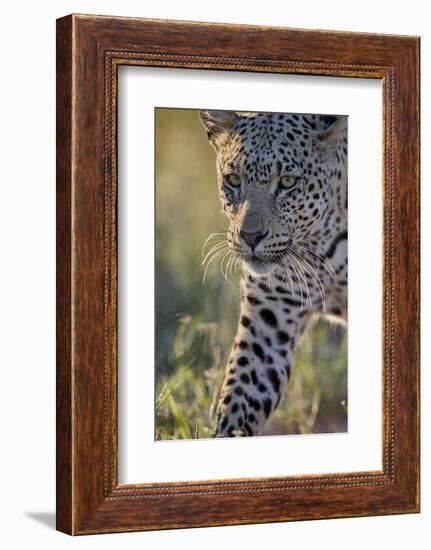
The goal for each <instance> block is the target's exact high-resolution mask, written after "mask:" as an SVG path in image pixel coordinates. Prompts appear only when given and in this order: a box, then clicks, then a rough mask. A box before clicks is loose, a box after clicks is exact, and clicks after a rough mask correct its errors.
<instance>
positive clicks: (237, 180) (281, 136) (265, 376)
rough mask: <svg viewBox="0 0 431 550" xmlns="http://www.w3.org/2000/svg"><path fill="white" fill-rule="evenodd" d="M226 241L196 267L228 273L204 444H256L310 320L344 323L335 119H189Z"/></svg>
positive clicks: (256, 115) (341, 161)
mask: <svg viewBox="0 0 431 550" xmlns="http://www.w3.org/2000/svg"><path fill="white" fill-rule="evenodd" d="M199 116H200V121H201V123H202V125H203V127H204V129H205V131H206V134H207V138H208V141H209V144H210V145H211V146H212V148H213V149H214V151H215V164H216V175H217V182H218V193H219V197H220V202H221V206H222V212H223V213H224V214H225V215H226V217H227V224H226V225H227V230H226V232H221V233H220V232H219V233H215V234H212V235H210V237H209V240H208V242H207V244H208V243H209V244H211V245H212V247H211V250H210V251H209V253H208V254H207V255H206V257H207V258H208V261H209V262H211V261H213V260H215V259H217V258H218V259H220V258H222V260H224V259H225V258H226V257H228V258H229V260H228V261H227V265H228V267H227V268H226V270H228V268H229V267H230V268H231V267H232V266H233V265H235V266H236V267H238V266H239V271H240V273H241V274H240V282H239V286H240V291H239V315H238V325H237V327H238V328H237V331H236V335H235V337H234V339H233V344H232V347H231V348H230V352H228V353H227V363H226V367H225V371H224V376H223V382H222V384H221V388H220V390H219V393H218V395H219V397H218V399H217V400H216V401H217V406H216V414H215V429H214V434H213V435H214V437H249V436H256V435H259V434H261V433H262V430H263V428H264V427H265V425H266V423H267V422H268V420H269V419H270V418H271V416H272V415H273V413H274V411H275V410H276V409H277V407H278V406H279V404H280V402H281V401H282V399H284V397H285V394H286V389H287V385H288V381H289V379H290V378H291V373H292V366H293V360H294V354H295V350H296V349H297V347H298V343H299V342H300V341H301V338H302V336H303V335H304V333H305V332H306V330H307V328H308V327H309V326H310V324H312V323H313V322H314V321H315V320H316V319H318V318H325V319H328V320H332V321H338V322H340V323H341V324H344V325H345V326H346V323H347V306H348V304H347V283H348V258H347V244H348V242H347V236H348V223H347V221H348V220H347V206H348V196H347V158H348V155H347V152H348V140H347V120H348V117H347V115H317V114H300V113H267V112H241V111H228V110H200V111H199Z"/></svg>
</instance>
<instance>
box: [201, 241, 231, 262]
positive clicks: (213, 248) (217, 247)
mask: <svg viewBox="0 0 431 550" xmlns="http://www.w3.org/2000/svg"><path fill="white" fill-rule="evenodd" d="M223 246H227V241H222V242H221V243H217V244H215V245H214V246H213V247H212V248H210V250H209V251H208V252H207V254H206V256H205V258H204V259H203V260H202V263H201V265H204V263H205V262H206V261H207V259H208V258H209V257H210V256H211V254H212V253H213V252H215V251H216V250H219V249H220V248H222V247H223Z"/></svg>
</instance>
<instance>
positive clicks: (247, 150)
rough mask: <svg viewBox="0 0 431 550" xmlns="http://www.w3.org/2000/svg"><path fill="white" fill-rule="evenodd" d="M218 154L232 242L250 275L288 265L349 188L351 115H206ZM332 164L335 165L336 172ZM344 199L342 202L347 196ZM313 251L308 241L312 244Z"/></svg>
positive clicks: (210, 135)
mask: <svg viewBox="0 0 431 550" xmlns="http://www.w3.org/2000/svg"><path fill="white" fill-rule="evenodd" d="M200 117H201V121H202V123H203V125H204V127H205V129H206V131H207V135H208V139H209V142H210V143H211V145H212V146H213V148H214V150H215V152H216V155H217V160H216V166H217V176H218V184H219V193H220V199H221V203H222V207H223V211H224V212H225V213H226V215H227V217H228V219H229V228H228V231H227V241H228V245H229V247H230V249H231V251H232V252H233V253H234V254H235V255H236V257H237V258H240V259H242V260H243V263H244V265H245V267H246V268H248V270H249V271H250V272H251V273H252V274H260V275H262V274H267V273H270V272H272V271H274V269H276V268H277V267H278V266H283V265H285V262H286V261H287V260H286V258H287V255H288V251H289V250H290V251H291V253H292V250H294V249H295V247H299V246H302V245H301V243H303V246H306V243H310V239H311V236H312V235H313V233H315V232H316V230H318V229H319V228H320V227H321V226H323V224H324V219H325V216H326V214H327V213H328V211H329V210H330V209H331V208H336V207H337V204H336V203H337V201H339V200H340V197H339V196H337V195H339V192H338V191H337V189H339V188H343V187H344V188H346V187H347V186H346V178H347V173H346V163H345V162H344V163H343V162H336V158H338V160H339V161H340V158H341V157H342V159H341V160H343V159H346V157H347V117H345V116H324V115H297V114H278V113H274V114H272V113H238V112H233V111H201V113H200ZM334 167H335V168H334ZM343 200H345V198H344V197H343ZM308 246H309V244H308Z"/></svg>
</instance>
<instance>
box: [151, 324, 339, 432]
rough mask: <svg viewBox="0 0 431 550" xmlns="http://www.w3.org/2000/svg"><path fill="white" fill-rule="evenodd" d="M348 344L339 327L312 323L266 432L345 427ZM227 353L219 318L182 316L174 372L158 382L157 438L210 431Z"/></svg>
mask: <svg viewBox="0 0 431 550" xmlns="http://www.w3.org/2000/svg"><path fill="white" fill-rule="evenodd" d="M328 335H329V337H328ZM346 346H347V338H346V335H345V334H343V331H342V329H340V328H339V327H336V326H331V325H329V324H328V323H326V322H323V321H320V322H318V323H317V324H316V325H315V326H314V327H311V329H310V332H309V333H307V334H306V336H305V337H304V339H303V341H302V343H301V345H300V347H299V349H298V350H297V353H296V355H295V360H294V369H293V374H292V378H291V380H290V382H289V386H288V391H287V394H286V397H285V399H284V400H283V401H282V403H281V405H280V406H279V408H278V409H277V410H276V412H275V414H274V415H273V416H272V417H271V419H270V421H269V422H268V424H267V426H266V427H265V429H264V431H263V432H262V435H282V434H286V433H288V434H307V433H330V432H343V431H346V429H347V370H346V365H345V354H346ZM225 356H226V353H225V352H223V350H222V349H221V348H220V346H219V345H218V344H217V325H216V324H215V323H206V324H205V323H199V322H194V321H193V319H192V318H191V317H189V316H187V317H184V318H182V319H181V320H180V321H179V324H178V331H177V334H176V337H175V341H174V346H173V350H172V353H171V355H170V356H169V359H168V360H169V366H168V367H169V371H171V372H172V374H171V375H169V376H160V377H158V382H157V388H156V396H157V398H156V439H190V438H205V437H211V436H212V433H213V430H214V413H215V407H216V404H217V397H218V391H219V388H220V384H221V382H222V377H223V371H224V360H225Z"/></svg>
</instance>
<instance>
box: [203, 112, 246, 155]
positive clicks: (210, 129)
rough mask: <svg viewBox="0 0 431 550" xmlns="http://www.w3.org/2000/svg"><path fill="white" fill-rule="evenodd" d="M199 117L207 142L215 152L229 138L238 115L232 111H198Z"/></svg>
mask: <svg viewBox="0 0 431 550" xmlns="http://www.w3.org/2000/svg"><path fill="white" fill-rule="evenodd" d="M199 115H200V119H201V122H202V124H203V126H204V128H205V130H206V131H207V136H208V140H209V142H210V143H211V145H212V146H213V147H214V149H215V150H216V151H217V150H218V149H219V148H220V147H221V146H222V145H224V144H225V143H226V141H227V139H228V138H229V135H230V133H231V132H232V130H233V127H234V125H235V122H236V120H237V119H238V115H237V114H236V113H235V112H234V111H200V113H199Z"/></svg>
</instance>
